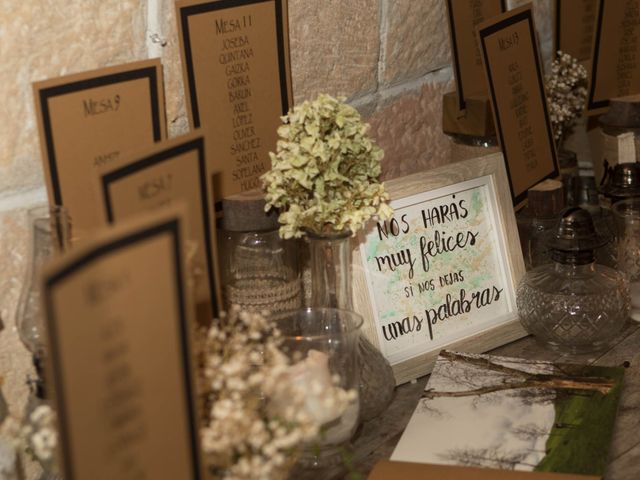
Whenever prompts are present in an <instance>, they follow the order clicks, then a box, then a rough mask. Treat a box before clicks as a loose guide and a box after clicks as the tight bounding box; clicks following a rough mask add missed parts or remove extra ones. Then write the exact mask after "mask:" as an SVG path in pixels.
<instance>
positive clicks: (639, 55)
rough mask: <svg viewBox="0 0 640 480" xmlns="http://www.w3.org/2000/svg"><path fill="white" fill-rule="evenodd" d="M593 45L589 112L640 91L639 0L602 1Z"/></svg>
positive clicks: (597, 112) (594, 112) (594, 111)
mask: <svg viewBox="0 0 640 480" xmlns="http://www.w3.org/2000/svg"><path fill="white" fill-rule="evenodd" d="M598 7H599V8H598V15H597V20H596V33H595V40H594V46H593V54H592V57H593V64H592V68H591V84H590V86H589V96H588V100H587V102H588V103H587V110H588V113H589V114H599V113H602V112H604V111H606V109H607V107H608V106H609V100H610V99H612V98H617V97H626V96H629V95H635V94H638V93H640V1H638V0H599V6H598Z"/></svg>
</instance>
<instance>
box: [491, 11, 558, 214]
mask: <svg viewBox="0 0 640 480" xmlns="http://www.w3.org/2000/svg"><path fill="white" fill-rule="evenodd" d="M479 35H480V41H481V45H482V55H483V62H484V67H485V72H486V75H487V81H488V84H489V90H490V92H491V98H492V103H493V116H494V121H495V125H496V130H497V131H498V139H499V141H500V145H501V147H502V151H503V153H504V157H505V161H506V164H507V173H508V175H509V184H510V187H511V194H512V196H513V203H514V205H516V206H517V205H520V204H522V202H523V201H524V200H526V197H527V190H528V189H529V188H531V187H533V186H534V185H535V184H537V183H539V182H541V181H542V180H545V179H547V178H553V177H557V176H558V159H557V156H556V149H555V141H554V137H553V131H552V127H551V122H550V120H549V111H548V107H547V100H546V94H545V89H544V81H543V76H542V69H541V66H540V56H539V54H538V46H537V42H536V34H535V27H534V24H533V15H532V12H531V6H525V7H523V8H518V9H515V10H511V11H510V12H508V13H505V14H503V15H500V16H498V17H495V18H494V19H492V20H490V21H488V22H485V23H483V24H481V25H480V26H479Z"/></svg>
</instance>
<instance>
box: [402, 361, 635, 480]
mask: <svg viewBox="0 0 640 480" xmlns="http://www.w3.org/2000/svg"><path fill="white" fill-rule="evenodd" d="M623 377H624V368H622V367H602V366H593V365H576V364H564V363H555V362H548V361H540V360H525V359H520V358H508V357H499V356H494V355H477V354H469V353H459V352H453V351H447V350H445V351H442V352H441V353H440V356H439V357H438V360H437V362H436V366H435V367H434V369H433V373H432V374H431V377H430V378H429V382H428V383H427V385H426V387H425V390H424V392H423V394H422V397H421V399H420V400H419V403H418V405H417V407H416V409H415V411H414V412H413V415H412V417H411V419H410V420H409V423H408V425H407V428H406V429H405V431H404V433H403V434H402V437H401V438H400V441H399V442H398V445H397V446H396V448H395V450H394V452H393V454H392V455H391V460H394V461H399V462H416V463H429V464H444V465H460V466H466V467H484V468H495V469H501V470H518V471H524V472H557V473H565V474H579V475H592V477H590V478H594V477H595V478H600V477H601V476H602V475H604V471H605V468H606V466H607V452H608V451H609V447H610V444H611V439H612V437H613V429H614V423H615V418H616V412H617V409H618V403H619V400H620V394H621V391H622V381H623ZM461 475H462V474H461ZM537 475H542V474H541V473H536V474H532V475H531V476H529V477H528V476H526V475H523V476H522V480H524V479H525V478H531V479H532V480H533V479H537V478H545V477H544V476H537ZM436 478H439V477H436ZM459 478H466V477H462V476H461V477H459ZM489 478H502V477H499V476H498V473H497V472H496V474H495V476H491V477H489ZM505 478H511V477H509V476H506V477H505ZM550 478H554V477H553V476H552V477H550ZM560 478H562V477H560ZM569 478H571V477H569ZM581 478H582V477H581ZM586 478H589V477H586Z"/></svg>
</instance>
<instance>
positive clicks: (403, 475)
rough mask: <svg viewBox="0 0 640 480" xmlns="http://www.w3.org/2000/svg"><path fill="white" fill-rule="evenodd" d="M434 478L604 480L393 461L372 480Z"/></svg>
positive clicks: (382, 465)
mask: <svg viewBox="0 0 640 480" xmlns="http://www.w3.org/2000/svg"><path fill="white" fill-rule="evenodd" d="M431 478H433V479H436V480H599V479H600V478H601V477H592V476H585V475H568V474H564V473H549V472H520V471H518V472H514V471H511V470H494V469H489V468H474V467H452V466H448V465H429V464H423V463H410V462H390V461H383V462H380V463H378V464H377V465H376V466H375V467H374V469H373V471H372V472H371V475H369V480H398V479H402V480H427V479H431Z"/></svg>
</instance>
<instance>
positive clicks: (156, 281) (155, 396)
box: [42, 206, 203, 480]
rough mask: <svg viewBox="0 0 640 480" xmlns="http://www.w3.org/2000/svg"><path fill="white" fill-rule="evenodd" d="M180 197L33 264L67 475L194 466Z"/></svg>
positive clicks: (159, 474) (190, 469) (105, 479)
mask: <svg viewBox="0 0 640 480" xmlns="http://www.w3.org/2000/svg"><path fill="white" fill-rule="evenodd" d="M181 207H182V208H180V209H177V208H173V209H169V210H167V211H164V212H154V213H153V214H150V215H148V216H142V217H138V218H136V219H135V220H133V221H125V222H123V224H121V225H118V226H116V227H113V228H111V229H108V230H104V231H102V232H99V233H97V234H96V235H95V236H94V237H93V238H92V239H91V240H88V241H87V242H85V244H84V245H81V246H79V247H78V248H77V249H75V250H73V251H71V252H69V253H67V254H65V256H63V257H62V258H59V259H57V260H56V261H55V262H54V263H53V264H52V265H50V266H49V268H47V269H46V270H45V272H44V274H43V284H42V285H43V289H42V298H43V305H44V307H45V311H46V330H47V338H48V357H47V362H46V364H47V369H48V384H47V386H48V388H49V390H52V394H53V398H54V406H55V409H56V412H57V418H58V430H59V446H60V448H61V451H60V453H61V456H60V457H61V465H62V470H63V475H64V478H65V480H114V479H118V480H134V479H143V478H144V479H153V480H176V479H181V480H200V479H202V478H203V473H202V472H203V470H202V468H201V459H200V457H201V454H200V449H199V436H198V430H199V429H198V425H197V417H198V415H197V414H196V404H195V398H194V393H193V392H194V371H193V365H192V354H191V340H192V335H193V332H194V312H193V300H192V297H191V295H190V292H189V284H188V282H187V275H186V274H187V272H186V271H185V256H184V253H183V252H184V246H185V234H186V231H187V225H186V222H187V220H186V211H185V209H184V206H181ZM51 387H52V388H51Z"/></svg>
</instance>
